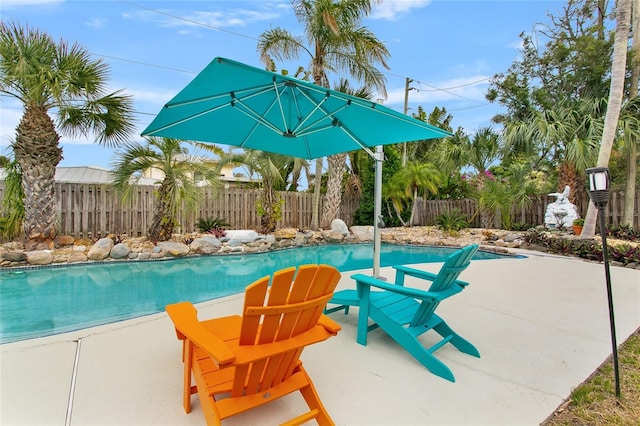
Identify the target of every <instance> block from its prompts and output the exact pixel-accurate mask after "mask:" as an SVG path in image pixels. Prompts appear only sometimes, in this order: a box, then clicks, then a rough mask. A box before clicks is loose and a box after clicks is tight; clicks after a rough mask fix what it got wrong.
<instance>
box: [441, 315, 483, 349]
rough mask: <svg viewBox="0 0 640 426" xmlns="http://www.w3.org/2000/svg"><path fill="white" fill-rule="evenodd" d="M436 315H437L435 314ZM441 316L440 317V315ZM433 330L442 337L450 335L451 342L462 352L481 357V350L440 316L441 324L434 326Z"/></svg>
mask: <svg viewBox="0 0 640 426" xmlns="http://www.w3.org/2000/svg"><path fill="white" fill-rule="evenodd" d="M434 316H435V315H434ZM438 318H440V317H438ZM433 330H434V331H435V332H437V333H438V334H439V335H441V336H442V337H445V338H447V337H449V338H450V340H449V343H451V344H452V345H453V346H455V347H456V349H458V350H459V351H460V352H464V353H466V354H469V355H473V356H475V357H478V358H480V352H479V351H478V349H476V347H475V346H473V344H471V342H469V341H468V340H466V339H465V338H464V337H462V336H460V335H459V334H458V333H456V332H455V331H453V330H452V329H451V327H449V325H448V324H447V323H446V322H444V320H442V319H441V318H440V324H438V325H436V326H435V327H433Z"/></svg>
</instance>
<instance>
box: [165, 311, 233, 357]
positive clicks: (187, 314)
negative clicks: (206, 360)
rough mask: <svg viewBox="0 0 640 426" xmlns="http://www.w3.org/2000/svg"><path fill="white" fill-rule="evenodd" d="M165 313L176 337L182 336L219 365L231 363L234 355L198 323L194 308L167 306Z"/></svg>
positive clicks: (225, 345) (222, 342)
mask: <svg viewBox="0 0 640 426" xmlns="http://www.w3.org/2000/svg"><path fill="white" fill-rule="evenodd" d="M166 311H167V313H168V314H169V317H170V318H171V320H172V321H173V325H174V326H175V328H176V332H177V333H178V336H181V335H182V336H184V337H185V338H186V339H187V340H190V341H192V342H193V343H195V344H196V346H198V347H200V348H201V349H202V350H204V351H205V352H207V354H209V356H210V357H212V358H213V359H214V361H215V362H217V363H218V364H220V365H224V364H229V363H230V362H233V360H234V358H235V354H234V353H233V351H232V350H231V349H230V348H229V346H228V345H227V344H226V343H225V342H224V341H223V340H222V339H220V338H219V337H218V336H216V335H215V334H213V333H211V332H210V331H209V330H207V329H206V328H205V327H204V326H203V325H202V323H201V322H200V321H198V313H197V311H196V309H195V307H194V306H193V305H192V304H191V303H189V302H181V303H176V304H173V305H167V307H166Z"/></svg>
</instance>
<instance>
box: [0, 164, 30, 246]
mask: <svg viewBox="0 0 640 426" xmlns="http://www.w3.org/2000/svg"><path fill="white" fill-rule="evenodd" d="M0 169H4V171H5V178H4V194H3V197H2V206H0V241H11V240H13V239H14V238H16V237H18V236H19V235H20V231H21V228H22V222H23V220H24V205H23V201H22V200H23V199H24V194H23V193H22V185H21V182H22V171H21V170H20V165H19V164H18V162H17V161H15V160H14V159H11V158H9V157H4V156H1V155H0Z"/></svg>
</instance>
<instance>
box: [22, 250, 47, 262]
mask: <svg viewBox="0 0 640 426" xmlns="http://www.w3.org/2000/svg"><path fill="white" fill-rule="evenodd" d="M27 262H28V263H29V265H50V264H51V263H52V262H53V253H52V252H51V251H50V250H35V251H30V252H27Z"/></svg>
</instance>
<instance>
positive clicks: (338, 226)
mask: <svg viewBox="0 0 640 426" xmlns="http://www.w3.org/2000/svg"><path fill="white" fill-rule="evenodd" d="M331 230H332V231H336V232H339V233H341V234H342V235H344V236H345V237H346V236H347V235H349V228H348V227H347V224H346V223H344V221H343V220H342V219H333V221H332V222H331Z"/></svg>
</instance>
